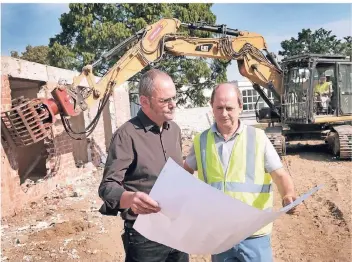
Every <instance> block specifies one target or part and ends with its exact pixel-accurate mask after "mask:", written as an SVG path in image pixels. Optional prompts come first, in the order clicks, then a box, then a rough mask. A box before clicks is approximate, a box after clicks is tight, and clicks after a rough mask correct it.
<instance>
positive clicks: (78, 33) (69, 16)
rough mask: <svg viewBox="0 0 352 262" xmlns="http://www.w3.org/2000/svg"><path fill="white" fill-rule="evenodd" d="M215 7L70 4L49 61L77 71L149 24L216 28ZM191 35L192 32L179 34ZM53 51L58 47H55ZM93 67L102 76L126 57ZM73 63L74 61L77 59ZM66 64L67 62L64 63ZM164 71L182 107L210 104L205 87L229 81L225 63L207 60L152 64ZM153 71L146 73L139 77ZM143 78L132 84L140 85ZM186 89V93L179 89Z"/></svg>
mask: <svg viewBox="0 0 352 262" xmlns="http://www.w3.org/2000/svg"><path fill="white" fill-rule="evenodd" d="M211 6H212V4H193V3H191V4H166V3H159V4H70V5H69V8H70V11H69V12H68V13H64V14H62V15H61V18H60V24H61V27H62V31H61V32H60V33H59V34H57V35H56V36H55V37H53V38H51V39H50V44H49V46H50V47H51V51H50V58H51V62H52V63H53V65H55V66H59V67H64V68H67V69H76V70H78V71H80V70H81V68H82V67H83V66H84V65H87V64H90V63H92V62H93V61H96V60H97V59H99V58H100V57H101V56H102V54H104V53H105V52H106V51H108V50H110V49H112V48H113V47H115V46H116V45H117V44H118V43H120V42H122V41H123V40H124V39H126V38H128V37H129V36H131V35H133V34H134V33H136V32H137V31H139V30H140V29H142V28H144V27H145V26H146V25H150V24H153V23H155V22H157V21H158V20H159V19H160V18H162V17H164V18H172V17H175V18H178V19H179V20H181V21H182V22H188V23H191V22H198V21H200V20H202V21H204V22H206V23H209V24H214V23H215V19H216V17H215V15H214V14H213V13H212V12H211V10H210V8H211ZM179 32H182V33H184V34H188V33H189V32H188V30H185V29H183V30H180V31H179ZM195 36H198V37H209V36H211V35H210V33H208V32H195ZM54 47H55V48H54ZM123 53H124V52H121V53H120V54H119V55H117V57H115V58H114V59H111V61H107V62H104V63H102V65H100V66H97V67H95V68H94V73H95V74H97V75H103V74H104V73H106V71H107V70H108V69H109V68H111V66H112V65H113V64H114V63H116V61H117V60H118V58H119V57H120V56H121V55H122V54H123ZM74 58H75V59H74ZM63 60H64V61H63ZM152 66H153V67H155V68H159V69H161V70H164V71H166V72H167V73H168V74H170V76H171V77H172V78H173V80H174V82H175V85H176V88H177V90H178V98H179V104H184V103H186V102H187V101H188V100H190V99H191V100H192V101H193V104H194V105H196V106H202V105H204V104H205V103H206V102H207V99H206V98H205V97H204V96H203V92H202V91H203V90H204V89H205V88H211V87H212V85H213V84H215V82H216V81H219V79H221V80H222V81H226V67H227V64H226V63H224V62H220V61H216V62H215V61H214V60H212V61H211V65H210V66H208V62H207V60H206V59H205V58H185V57H174V56H166V57H165V59H162V60H161V61H160V62H158V63H156V64H153V65H152ZM148 69H150V66H148V67H147V68H145V69H144V70H143V71H142V72H141V73H143V72H144V71H146V70H148ZM139 77H140V74H137V75H135V76H134V77H132V78H131V79H130V81H132V82H133V81H136V82H137V81H138V79H139ZM184 86H187V87H188V88H187V89H186V90H183V91H181V88H182V87H184Z"/></svg>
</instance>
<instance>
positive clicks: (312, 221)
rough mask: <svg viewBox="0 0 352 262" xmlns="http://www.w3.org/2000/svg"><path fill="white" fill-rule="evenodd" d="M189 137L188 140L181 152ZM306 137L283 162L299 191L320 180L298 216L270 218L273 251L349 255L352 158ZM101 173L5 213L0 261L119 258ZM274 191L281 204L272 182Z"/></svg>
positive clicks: (115, 220)
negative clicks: (334, 153) (104, 202)
mask: <svg viewBox="0 0 352 262" xmlns="http://www.w3.org/2000/svg"><path fill="white" fill-rule="evenodd" d="M307 143H308V142H307ZM189 144H190V143H189V141H185V145H184V153H185V154H186V152H187V151H188V149H189ZM308 144H309V145H307V144H306V143H304V144H294V145H290V146H289V147H288V155H287V156H285V157H284V158H283V163H284V165H285V167H286V168H287V169H288V170H289V172H290V174H291V175H292V177H293V179H294V182H295V185H296V189H297V192H298V194H302V193H304V192H306V191H307V190H309V189H311V188H312V187H314V186H316V185H319V184H323V185H324V187H323V189H321V190H320V191H318V192H317V193H316V194H315V195H313V196H312V197H310V198H309V199H308V200H307V201H305V203H304V204H303V205H302V208H301V213H300V215H299V216H291V215H287V214H286V215H283V216H281V217H280V218H279V219H278V220H276V221H275V223H274V230H273V233H272V246H273V255H274V259H275V261H277V262H279V261H319V262H320V261H351V229H352V228H351V192H352V191H351V171H352V163H351V162H350V161H339V160H338V159H336V158H335V157H333V156H332V155H331V154H328V153H325V152H324V151H325V149H326V147H325V145H324V144H319V143H312V142H309V143H308ZM101 176H102V170H97V171H96V172H94V173H93V174H86V175H84V176H82V177H79V178H77V179H76V180H75V181H72V183H71V184H68V185H62V186H58V187H57V189H56V190H54V191H53V192H50V193H49V194H48V195H46V196H45V197H43V198H41V199H40V200H38V201H36V202H32V203H30V204H29V205H28V206H27V208H25V209H24V210H22V211H21V212H19V213H17V214H16V215H15V216H11V217H3V218H2V225H1V231H2V239H1V240H2V261H16V262H17V261H71V260H74V261H101V262H103V261H124V249H123V245H122V242H121V238H120V235H121V233H122V230H123V228H122V221H121V219H120V217H108V216H102V215H101V214H100V213H99V212H98V209H99V207H100V204H101V201H100V199H99V197H98V195H97V188H98V185H99V183H100V180H101ZM275 196H276V197H275V206H276V208H279V207H280V199H279V197H278V196H279V195H278V191H277V189H276V188H275ZM211 212H212V210H209V215H211ZM229 230H230V229H229ZM195 244H196V243H195ZM191 261H210V256H196V255H191Z"/></svg>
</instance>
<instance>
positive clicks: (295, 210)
mask: <svg viewBox="0 0 352 262" xmlns="http://www.w3.org/2000/svg"><path fill="white" fill-rule="evenodd" d="M296 199H297V197H296V196H290V195H287V196H284V197H283V198H282V206H284V207H285V206H287V205H289V204H291V203H292V202H294V201H295V200H296ZM299 213H300V205H298V206H295V207H294V208H292V209H290V210H289V211H288V212H287V214H290V215H299Z"/></svg>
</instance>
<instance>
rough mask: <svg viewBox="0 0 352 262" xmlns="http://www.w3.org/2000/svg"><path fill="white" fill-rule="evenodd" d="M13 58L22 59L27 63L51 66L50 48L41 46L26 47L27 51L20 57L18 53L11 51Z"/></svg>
mask: <svg viewBox="0 0 352 262" xmlns="http://www.w3.org/2000/svg"><path fill="white" fill-rule="evenodd" d="M10 54H11V57H14V58H20V59H24V60H27V61H31V62H35V63H40V64H49V58H48V54H49V47H47V46H44V45H41V46H34V47H32V46H31V45H27V46H26V51H24V52H22V55H21V56H20V55H19V54H18V52H17V51H11V53H10Z"/></svg>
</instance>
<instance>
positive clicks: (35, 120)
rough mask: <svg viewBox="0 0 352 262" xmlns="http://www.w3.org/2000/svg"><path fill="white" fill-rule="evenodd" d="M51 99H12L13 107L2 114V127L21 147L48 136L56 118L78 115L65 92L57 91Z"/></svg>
mask: <svg viewBox="0 0 352 262" xmlns="http://www.w3.org/2000/svg"><path fill="white" fill-rule="evenodd" d="M52 95H53V97H54V99H53V98H50V99H41V98H36V99H31V100H29V99H28V98H23V97H20V98H17V99H14V100H12V108H11V109H10V110H8V111H5V112H3V113H1V128H2V131H5V132H6V133H7V134H8V135H9V136H10V137H11V139H12V140H13V142H14V144H15V145H16V146H18V147H22V146H28V145H31V144H34V143H37V142H38V141H40V140H43V139H44V138H46V137H48V136H49V134H50V133H51V126H52V125H53V124H54V123H55V121H56V118H55V115H57V114H59V113H60V112H62V114H63V115H65V116H75V115H77V114H79V112H77V111H75V110H74V105H73V103H74V101H73V99H72V98H71V97H70V95H68V93H67V91H66V89H64V88H56V89H54V90H53V91H52ZM4 128H5V130H4Z"/></svg>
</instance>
